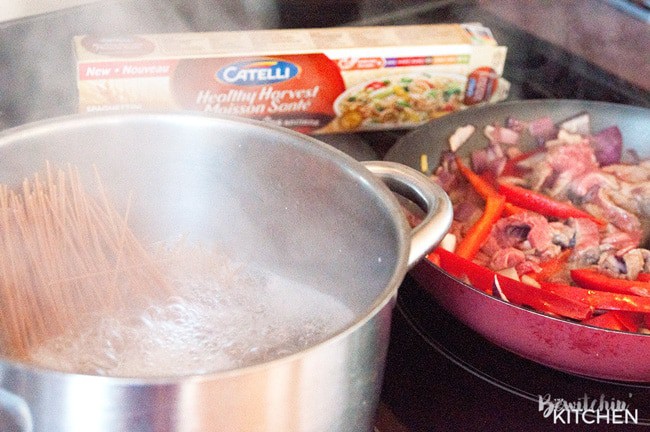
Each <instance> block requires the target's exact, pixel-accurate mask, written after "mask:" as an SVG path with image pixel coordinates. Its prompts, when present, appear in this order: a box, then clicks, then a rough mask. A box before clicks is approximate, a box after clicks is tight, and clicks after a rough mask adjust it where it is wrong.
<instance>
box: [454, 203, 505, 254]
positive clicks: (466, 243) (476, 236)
mask: <svg viewBox="0 0 650 432" xmlns="http://www.w3.org/2000/svg"><path fill="white" fill-rule="evenodd" d="M505 202H506V199H505V197H504V196H503V195H494V196H489V197H487V198H486V201H485V209H484V210H483V214H482V215H481V217H480V218H479V219H478V220H477V221H476V223H475V224H474V225H472V226H471V227H470V229H469V230H467V233H465V236H464V237H463V239H462V240H461V241H460V243H459V244H458V246H456V251H455V253H456V255H458V256H461V257H463V258H465V259H468V260H472V259H473V258H474V256H475V255H476V253H477V252H478V251H479V250H480V249H481V246H483V243H485V240H486V239H487V238H488V236H489V235H490V231H491V230H492V226H493V225H494V224H495V223H496V221H498V220H499V219H500V218H501V214H502V213H503V206H504V205H505Z"/></svg>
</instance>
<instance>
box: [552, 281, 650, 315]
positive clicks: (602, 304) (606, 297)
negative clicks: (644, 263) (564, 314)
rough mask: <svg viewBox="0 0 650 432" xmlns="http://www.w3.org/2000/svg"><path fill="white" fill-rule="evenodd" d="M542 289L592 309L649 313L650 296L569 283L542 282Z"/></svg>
mask: <svg viewBox="0 0 650 432" xmlns="http://www.w3.org/2000/svg"><path fill="white" fill-rule="evenodd" d="M541 286H542V289H543V290H545V291H550V292H553V293H555V294H557V295H559V296H562V297H564V298H567V299H570V300H574V301H579V302H582V303H586V304H588V305H589V306H591V307H593V308H594V309H601V310H617V311H627V312H640V313H648V314H650V298H649V297H641V296H637V295H632V294H621V293H613V292H607V291H597V290H591V289H586V288H580V287H576V286H571V285H565V284H559V283H549V282H542V283H541Z"/></svg>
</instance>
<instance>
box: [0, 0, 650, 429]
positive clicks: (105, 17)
mask: <svg viewBox="0 0 650 432" xmlns="http://www.w3.org/2000/svg"><path fill="white" fill-rule="evenodd" d="M244 3H246V4H249V6H250V4H252V3H254V2H236V1H235V2H223V3H219V2H214V1H210V0H195V1H193V2H191V3H190V2H184V1H182V0H175V1H172V0H169V1H159V0H140V1H136V0H133V1H117V2H99V3H96V4H91V5H88V6H85V7H79V8H74V9H70V10H65V11H61V12H57V13H53V14H48V15H43V16H37V17H31V18H27V19H22V20H17V21H13V22H8V23H0V41H1V42H2V43H0V128H2V127H3V126H4V127H8V126H16V125H19V124H22V123H25V122H29V121H32V120H38V119H41V118H46V117H52V116H56V115H65V114H71V113H74V112H75V110H76V97H77V94H76V87H75V82H76V81H75V66H74V59H73V58H72V49H71V43H70V40H71V38H72V36H74V35H76V34H84V33H92V32H96V33H107V32H117V33H120V32H122V33H158V32H182V31H211V30H235V29H246V28H264V27H268V28H272V27H321V26H334V25H383V24H386V25H389V24H416V23H436V22H468V21H479V22H482V23H483V24H485V25H486V26H488V27H489V28H490V29H491V30H492V31H493V33H494V35H495V37H496V39H497V40H498V41H499V42H500V43H501V44H504V45H507V46H508V56H507V59H506V66H505V72H504V77H505V78H506V79H507V80H508V81H510V83H511V92H510V97H509V98H510V99H536V98H560V99H589V100H601V101H610V102H617V103H624V104H630V105H638V106H643V107H650V93H649V92H647V91H645V90H643V89H640V88H638V87H635V86H634V85H632V84H630V83H629V82H626V81H624V80H622V79H620V78H619V77H617V76H615V75H612V74H610V73H608V72H606V71H604V70H602V69H600V68H598V67H597V66H595V65H593V64H592V63H590V62H588V61H586V60H584V59H582V58H579V57H576V56H575V55H573V54H571V53H569V52H567V51H565V50H563V49H561V48H560V47H558V46H555V45H552V44H550V43H548V42H545V41H542V40H540V39H538V38H537V37H535V36H533V35H531V34H529V33H526V32H525V31H522V30H521V29H519V28H516V27H514V26H513V25H512V24H510V23H508V22H505V21H503V20H501V19H500V18H498V17H496V16H494V15H492V14H490V13H487V12H485V11H484V10H482V9H481V8H480V7H479V6H478V4H479V3H480V2H475V1H456V2H453V1H424V0H411V1H389V0H386V1H378V0H375V1H373V0H371V1H365V2H355V1H344V0H326V1H325V2H313V3H314V4H316V3H317V4H318V6H311V7H310V6H309V4H312V3H310V2H300V1H298V0H283V1H277V2H275V3H276V4H277V6H278V7H277V8H275V9H274V11H273V17H272V19H271V18H270V17H269V16H268V14H269V12H267V11H264V10H261V9H260V10H254V11H252V12H251V11H246V13H242V12H241V10H240V9H238V7H240V6H241V4H244ZM361 3H363V4H364V7H361V6H359V5H360V4H361ZM260 4H263V2H262V3H260ZM368 4H374V5H375V7H374V8H370V7H368ZM114 5H119V7H120V9H119V11H116V10H115V9H114V8H113V7H112V6H114ZM369 10H371V11H372V13H370V12H368V11H369ZM323 11H325V12H323ZM218 14H221V17H220V16H218ZM224 16H225V18H224ZM125 17H128V19H126V18H125ZM403 134H404V131H391V132H376V133H363V134H358V135H354V136H351V137H349V138H350V140H349V141H348V142H346V140H344V139H342V137H341V136H337V137H322V138H323V140H325V141H330V142H333V143H334V144H336V145H343V146H346V150H347V151H349V152H350V153H351V154H353V156H356V157H358V158H359V159H371V158H375V157H379V158H381V157H382V156H383V154H384V153H385V152H386V150H387V149H388V148H389V147H390V146H391V145H392V144H393V143H394V141H395V140H396V139H397V138H399V137H400V136H402V135H403ZM350 141H352V145H351V144H350ZM540 397H550V398H561V399H564V400H565V401H567V402H577V401H579V400H580V399H581V398H584V397H587V398H588V399H589V400H590V401H593V400H595V399H597V400H598V401H600V399H601V398H603V400H604V401H605V402H609V403H614V402H616V401H622V402H625V403H627V405H628V406H629V407H630V408H631V409H637V410H638V423H639V424H640V425H639V426H633V427H631V429H632V430H639V428H640V427H643V426H646V427H647V426H650V387H648V386H647V385H643V384H631V383H616V382H609V381H599V380H593V379H588V378H583V377H577V376H574V375H569V374H565V373H562V372H558V371H555V370H553V369H549V368H547V367H544V366H540V365H538V364H536V363H533V362H530V361H528V360H524V359H522V358H520V357H518V356H516V355H514V354H511V353H509V352H507V351H505V350H502V349H500V348H499V347H497V346H495V345H493V344H491V343H489V342H488V341H486V340H484V339H483V338H481V337H480V336H479V335H477V334H475V333H474V332H473V331H471V330H470V329H468V328H466V327H465V326H463V325H462V324H460V323H459V322H457V321H456V320H455V319H454V318H453V317H451V316H449V315H448V314H447V313H446V312H445V311H444V310H442V309H441V308H440V307H439V306H438V305H437V304H436V303H435V302H434V301H433V300H432V299H431V298H429V297H428V295H427V294H426V293H425V292H424V291H423V290H420V289H419V288H418V286H417V284H416V283H415V282H414V280H412V279H411V278H410V277H407V279H406V280H405V282H404V284H403V285H402V287H401V288H400V294H399V296H398V303H397V308H396V313H395V316H394V324H393V330H392V338H391V346H390V350H389V356H388V362H387V369H386V374H385V385H384V389H383V392H382V403H383V404H384V405H385V406H387V407H388V408H389V409H390V410H391V411H392V412H393V413H394V416H395V417H396V418H397V420H398V421H399V422H400V423H401V424H403V425H404V426H405V427H406V428H407V429H408V431H409V432H416V431H417V432H420V431H470V432H471V431H538V430H539V431H541V430H568V431H576V430H589V431H591V430H627V429H628V428H630V426H629V425H628V426H626V425H620V424H616V425H613V424H602V423H601V424H594V423H591V424H587V423H586V421H583V420H584V419H580V422H579V424H575V422H574V423H571V424H562V423H563V421H562V420H566V419H555V420H554V419H553V418H552V416H550V417H546V416H545V415H544V414H545V413H544V412H543V411H540V402H539V400H540V399H539V398H540ZM587 420H589V419H587ZM564 423H566V421H564ZM351 432H355V431H351ZM381 432H391V431H389V430H385V429H382V430H381Z"/></svg>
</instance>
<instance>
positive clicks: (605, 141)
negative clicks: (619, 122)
mask: <svg viewBox="0 0 650 432" xmlns="http://www.w3.org/2000/svg"><path fill="white" fill-rule="evenodd" d="M590 141H591V146H592V147H593V149H594V153H595V155H596V160H598V163H600V165H602V166H605V165H611V164H615V163H619V162H620V161H621V154H622V152H623V137H622V135H621V130H620V129H619V128H618V126H610V127H608V128H605V129H603V130H601V131H600V132H598V133H597V134H595V135H593V136H591V140H590Z"/></svg>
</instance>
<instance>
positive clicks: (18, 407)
mask: <svg viewBox="0 0 650 432" xmlns="http://www.w3.org/2000/svg"><path fill="white" fill-rule="evenodd" d="M0 430H2V431H3V432H5V431H6V432H14V431H15V432H32V431H33V430H34V424H33V420H32V414H31V411H30V409H29V406H28V405H27V402H25V400H24V399H23V398H21V397H20V396H18V395H16V394H14V393H11V392H10V391H8V390H6V389H4V388H2V387H0Z"/></svg>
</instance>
